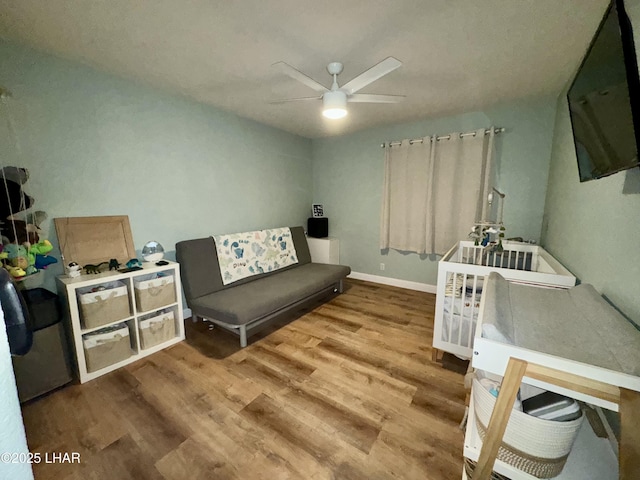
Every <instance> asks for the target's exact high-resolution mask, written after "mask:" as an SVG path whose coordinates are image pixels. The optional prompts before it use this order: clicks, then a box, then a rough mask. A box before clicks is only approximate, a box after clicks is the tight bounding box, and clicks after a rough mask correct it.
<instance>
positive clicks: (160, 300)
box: [57, 262, 184, 383]
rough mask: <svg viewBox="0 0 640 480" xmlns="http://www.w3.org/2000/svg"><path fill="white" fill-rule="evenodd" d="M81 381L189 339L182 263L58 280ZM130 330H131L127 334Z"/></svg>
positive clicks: (64, 276)
mask: <svg viewBox="0 0 640 480" xmlns="http://www.w3.org/2000/svg"><path fill="white" fill-rule="evenodd" d="M57 281H58V291H59V293H60V295H61V296H62V297H63V298H64V299H65V300H66V303H67V307H68V308H67V314H66V320H67V322H68V324H69V325H70V327H71V328H70V331H71V332H72V336H73V344H74V348H75V358H76V371H77V374H78V378H79V379H80V383H85V382H87V381H89V380H92V379H94V378H97V377H99V376H101V375H104V374H105V373H108V372H111V371H113V370H116V369H118V368H120V367H123V366H124V365H127V364H129V363H131V362H134V361H136V360H138V359H140V358H142V357H145V356H147V355H150V354H152V353H155V352H157V351H159V350H162V349H163V348H166V347H168V346H170V345H173V344H175V343H178V342H180V341H182V340H184V321H183V316H182V308H183V307H182V294H181V283H180V270H179V265H178V264H177V263H175V262H169V264H168V265H163V266H157V265H155V264H154V263H143V264H142V270H136V271H133V272H126V273H122V272H118V271H109V272H102V273H99V274H87V275H81V276H79V277H76V278H70V277H68V276H66V275H61V276H59V277H58V279H57ZM125 331H126V332H127V334H126V335H125Z"/></svg>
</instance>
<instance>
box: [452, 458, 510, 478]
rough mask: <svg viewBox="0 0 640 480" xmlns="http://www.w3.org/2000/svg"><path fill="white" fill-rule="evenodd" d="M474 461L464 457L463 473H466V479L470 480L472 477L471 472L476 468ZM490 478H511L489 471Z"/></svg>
mask: <svg viewBox="0 0 640 480" xmlns="http://www.w3.org/2000/svg"><path fill="white" fill-rule="evenodd" d="M476 465H477V464H476V462H474V461H473V460H469V459H468V458H465V459H464V473H466V474H467V479H468V480H471V478H472V477H473V472H474V471H475V469H476ZM491 480H511V479H510V478H509V477H505V476H504V475H500V474H499V473H496V472H491Z"/></svg>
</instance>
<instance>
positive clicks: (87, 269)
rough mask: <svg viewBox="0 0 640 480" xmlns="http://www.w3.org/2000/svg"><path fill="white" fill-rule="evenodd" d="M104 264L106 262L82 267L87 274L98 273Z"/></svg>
mask: <svg viewBox="0 0 640 480" xmlns="http://www.w3.org/2000/svg"><path fill="white" fill-rule="evenodd" d="M106 264H107V262H100V263H99V264H97V265H91V264H90V263H88V264H86V265H85V266H84V270H85V272H87V273H100V267H101V266H102V265H106Z"/></svg>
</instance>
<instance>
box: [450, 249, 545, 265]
mask: <svg viewBox="0 0 640 480" xmlns="http://www.w3.org/2000/svg"><path fill="white" fill-rule="evenodd" d="M459 252H460V255H459V263H466V264H470V265H482V266H485V267H494V268H508V269H511V270H525V271H527V272H530V271H531V270H532V268H534V267H535V265H536V263H537V262H536V261H535V252H527V251H523V250H515V249H511V248H503V250H502V251H498V249H497V248H496V247H495V246H491V247H482V246H479V245H478V246H476V245H472V246H462V247H461V248H460V250H459Z"/></svg>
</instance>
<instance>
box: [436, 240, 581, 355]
mask: <svg viewBox="0 0 640 480" xmlns="http://www.w3.org/2000/svg"><path fill="white" fill-rule="evenodd" d="M503 248H504V250H503V251H502V252H498V251H496V250H495V249H494V250H492V249H489V248H485V247H482V246H479V245H474V244H473V242H471V241H461V242H458V243H457V244H455V245H454V246H453V247H452V248H451V249H450V250H449V251H448V252H447V253H446V254H445V255H444V256H443V257H442V259H441V260H440V261H439V262H438V285H437V294H436V309H435V316H434V332H433V347H434V349H436V350H443V351H446V352H450V353H453V354H455V355H458V356H461V357H466V358H470V357H471V354H472V347H473V342H474V333H475V332H474V331H475V328H476V325H477V317H478V310H479V305H478V302H479V300H480V299H481V295H482V282H483V280H484V277H485V276H487V275H489V273H491V272H493V271H496V272H499V273H500V274H501V275H502V276H503V277H504V278H506V279H507V280H509V281H511V282H517V283H523V284H530V285H538V286H544V287H550V288H568V287H571V286H573V285H575V281H576V278H575V277H574V276H573V275H572V274H571V272H569V271H568V270H567V269H566V268H564V267H563V266H562V265H561V264H560V263H559V262H558V261H557V260H556V259H555V258H553V257H552V256H551V255H550V254H549V253H548V252H547V251H545V250H544V249H543V248H542V247H540V246H538V245H529V244H522V243H518V242H508V241H507V242H503ZM434 351H435V350H434Z"/></svg>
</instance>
